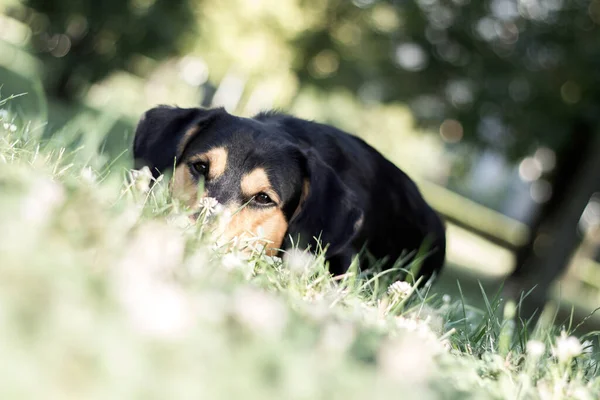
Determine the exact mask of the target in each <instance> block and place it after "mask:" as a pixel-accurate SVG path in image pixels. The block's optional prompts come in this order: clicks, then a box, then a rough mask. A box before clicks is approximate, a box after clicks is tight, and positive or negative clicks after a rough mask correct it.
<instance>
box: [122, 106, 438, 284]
mask: <svg viewBox="0 0 600 400" xmlns="http://www.w3.org/2000/svg"><path fill="white" fill-rule="evenodd" d="M198 124H200V125H202V128H201V130H200V133H199V134H198V135H197V136H198V137H195V138H194V139H193V140H192V141H191V142H190V143H188V145H187V146H186V148H185V149H184V150H183V151H182V152H181V154H178V152H177V148H178V146H179V143H180V141H181V138H182V137H183V135H184V133H185V132H186V131H187V130H188V129H190V128H191V127H193V126H196V125H198ZM223 145H226V146H227V147H228V149H229V152H230V160H228V169H229V168H230V165H229V164H231V169H232V172H231V173H230V174H229V175H227V176H225V177H223V178H222V179H221V180H219V181H217V182H207V183H206V184H207V185H208V184H210V185H212V188H211V189H208V190H209V193H211V196H212V195H213V193H217V197H218V199H219V201H227V199H230V198H232V196H237V195H238V194H237V192H236V191H235V188H234V186H235V178H234V173H235V174H238V175H235V176H239V174H240V173H241V172H239V171H243V170H246V169H248V168H251V167H252V168H255V167H257V166H263V167H265V169H266V170H267V171H268V174H269V179H270V181H271V182H272V183H273V185H274V186H275V189H276V190H277V191H278V193H279V195H280V197H281V198H282V199H283V203H284V204H283V206H282V209H283V211H284V214H285V216H286V218H287V219H288V223H289V230H288V233H287V235H286V237H287V238H288V240H286V241H285V242H284V245H283V246H282V247H284V249H283V250H285V248H287V247H288V246H289V245H290V244H291V243H292V242H293V243H297V242H298V240H299V241H300V243H301V244H302V245H310V246H311V248H313V249H314V248H315V242H314V239H313V238H314V237H320V239H321V241H322V242H323V244H324V245H325V244H329V247H328V251H327V253H326V255H327V258H328V260H329V261H330V269H331V271H332V272H333V273H335V274H340V273H343V272H345V271H346V269H347V268H348V266H349V263H350V261H351V259H352V257H353V256H354V255H355V254H357V253H358V252H359V251H360V250H361V249H362V248H363V247H366V250H367V251H368V253H370V254H371V255H372V256H373V257H375V258H377V259H381V258H384V257H385V258H387V261H386V262H385V264H384V266H383V267H384V268H389V267H390V266H392V265H393V264H394V262H395V261H396V260H397V259H398V258H399V257H400V256H401V255H403V254H406V253H407V252H412V254H413V255H414V254H415V253H416V252H417V251H418V250H419V248H420V247H421V246H422V245H423V243H424V242H427V244H429V247H428V250H429V252H430V254H429V256H428V257H426V259H425V260H424V262H423V263H422V265H421V269H420V272H419V275H422V276H423V277H424V278H426V279H427V278H429V277H431V276H432V274H433V273H434V272H437V271H439V270H440V269H441V268H442V266H443V264H444V259H445V247H446V241H445V230H444V226H443V224H442V221H441V220H440V218H439V217H438V215H437V214H436V213H435V212H434V210H433V209H432V208H431V207H429V205H428V204H427V203H426V202H425V200H424V199H423V197H422V196H421V194H420V192H419V190H418V188H417V186H416V185H415V184H414V182H413V181H412V180H411V179H410V178H409V177H408V176H407V175H406V174H405V173H404V172H402V171H401V170H400V169H399V168H397V167H396V166H395V165H394V164H392V163H391V162H390V161H388V160H387V159H386V158H385V157H383V156H382V155H381V154H380V153H379V152H377V151H376V150H375V149H374V148H372V147H371V146H369V145H368V144H367V143H365V142H364V141H363V140H361V139H359V138H357V137H355V136H353V135H350V134H348V133H346V132H343V131H341V130H339V129H337V128H334V127H332V126H329V125H325V124H320V123H317V122H312V121H307V120H303V119H299V118H296V117H293V116H289V115H285V114H282V113H277V112H265V113H260V114H258V115H256V116H254V117H253V118H241V117H236V116H233V115H230V114H228V113H227V112H226V111H225V110H223V109H212V110H208V109H200V108H190V109H182V108H169V107H164V106H162V107H157V108H154V109H152V110H149V111H148V112H146V113H145V114H144V117H143V118H142V119H141V120H140V123H139V125H138V128H137V130H136V137H135V141H134V148H133V155H134V159H135V160H136V164H135V165H136V168H140V167H141V166H144V165H148V166H149V167H150V168H151V169H152V170H153V172H155V173H156V174H158V173H159V172H165V171H166V170H167V169H169V168H170V167H172V166H173V164H174V160H175V158H177V163H182V162H186V161H185V160H186V158H187V157H189V156H190V155H192V154H195V153H198V152H201V151H206V150H207V149H209V148H211V147H214V146H223ZM235 171H238V172H235ZM304 180H308V181H309V182H310V190H309V195H308V197H307V198H306V199H305V203H304V205H303V207H302V209H301V211H300V213H299V214H297V215H295V216H293V213H294V210H295V209H296V206H297V205H298V202H299V201H300V196H301V191H302V182H303V181H304ZM207 187H208V186H207ZM363 265H364V264H363Z"/></svg>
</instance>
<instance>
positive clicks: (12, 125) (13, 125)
mask: <svg viewBox="0 0 600 400" xmlns="http://www.w3.org/2000/svg"><path fill="white" fill-rule="evenodd" d="M8 130H9V131H11V132H16V131H17V126H16V125H15V124H10V126H9V127H8Z"/></svg>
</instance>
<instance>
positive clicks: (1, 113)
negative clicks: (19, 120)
mask: <svg viewBox="0 0 600 400" xmlns="http://www.w3.org/2000/svg"><path fill="white" fill-rule="evenodd" d="M6 118H8V110H6V109H4V108H0V120H3V119H6Z"/></svg>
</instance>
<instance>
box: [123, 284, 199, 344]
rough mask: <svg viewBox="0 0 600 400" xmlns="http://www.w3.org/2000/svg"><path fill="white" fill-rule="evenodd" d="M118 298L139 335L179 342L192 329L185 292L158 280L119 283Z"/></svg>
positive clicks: (189, 307)
mask: <svg viewBox="0 0 600 400" xmlns="http://www.w3.org/2000/svg"><path fill="white" fill-rule="evenodd" d="M119 286H120V290H119V293H120V299H121V301H122V302H123V305H124V306H125V310H126V311H127V314H128V315H129V317H130V320H131V322H132V324H133V326H134V327H135V328H136V329H137V330H138V331H140V332H141V333H144V334H147V335H151V336H156V337H161V338H163V339H178V338H180V337H182V336H183V335H185V334H186V333H187V332H188V331H189V330H190V329H191V327H192V326H193V320H194V318H193V315H194V312H193V309H192V304H191V302H190V301H189V299H188V298H187V297H186V296H185V294H184V292H183V291H182V290H180V289H178V288H177V287H175V286H174V285H169V284H166V283H165V282H161V280H159V279H152V278H141V277H137V279H136V280H135V282H133V281H132V280H129V282H126V281H123V280H122V281H121V284H120V285H119Z"/></svg>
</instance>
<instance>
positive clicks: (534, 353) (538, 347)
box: [526, 340, 546, 359]
mask: <svg viewBox="0 0 600 400" xmlns="http://www.w3.org/2000/svg"><path fill="white" fill-rule="evenodd" d="M526 351H527V354H528V355H530V356H531V357H533V358H535V359H537V358H540V357H541V356H543V355H544V352H545V351H546V345H545V344H544V342H540V341H539V340H530V341H528V342H527V345H526Z"/></svg>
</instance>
